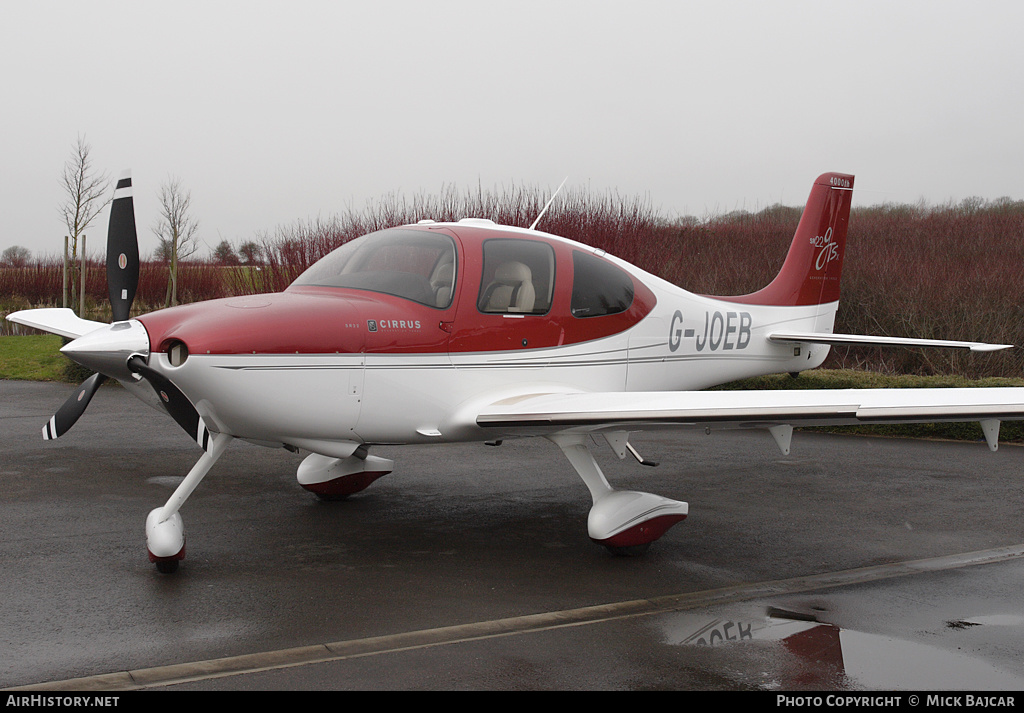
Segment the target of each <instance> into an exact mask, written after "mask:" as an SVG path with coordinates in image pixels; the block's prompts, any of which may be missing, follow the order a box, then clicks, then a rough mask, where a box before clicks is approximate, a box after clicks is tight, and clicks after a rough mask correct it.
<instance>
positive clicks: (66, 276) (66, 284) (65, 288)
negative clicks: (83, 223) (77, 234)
mask: <svg viewBox="0 0 1024 713" xmlns="http://www.w3.org/2000/svg"><path fill="white" fill-rule="evenodd" d="M62 299H63V302H62V304H61V307H65V308H66V307H67V306H68V236H66V235H65V236H64V290H63V298H62Z"/></svg>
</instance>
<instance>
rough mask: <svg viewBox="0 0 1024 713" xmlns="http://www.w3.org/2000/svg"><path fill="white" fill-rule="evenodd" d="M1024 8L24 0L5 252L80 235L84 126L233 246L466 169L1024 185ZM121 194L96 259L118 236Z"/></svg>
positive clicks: (764, 193)
mask: <svg viewBox="0 0 1024 713" xmlns="http://www.w3.org/2000/svg"><path fill="white" fill-rule="evenodd" d="M1022 30H1024V3H1021V2H1017V1H1011V0H988V1H980V2H979V1H973V2H944V1H941V0H931V1H929V2H892V1H887V2H868V1H864V0H858V1H857V2H845V3H838V2H796V1H792V0H774V1H772V2H728V1H720V2H681V1H678V0H677V1H674V2H668V1H661V0H650V1H647V2H645V1H643V0H638V1H635V2H629V3H626V2H622V1H621V0H619V1H618V2H600V1H597V0H587V1H586V2H576V1H569V0H546V1H544V2H533V1H532V0H515V1H513V2H495V1H490V0H489V1H486V2H481V1H479V0H472V1H467V2H462V1H456V0H451V1H440V0H424V1H422V2H411V1H407V0H391V1H388V0H376V1H374V2H339V1H337V0H335V1H333V2H313V1H308V2H302V1H301V0H300V1H298V2H295V1H293V2H254V1H252V0H247V1H246V2H227V1H224V0H217V1H216V2H182V1H178V2H173V3H153V2H100V1H97V0H91V1H89V2H71V1H58V0H53V1H46V0H43V1H40V2H20V3H15V2H3V3H2V4H0V67H2V69H0V71H2V81H3V85H2V94H0V96H2V97H3V104H2V114H0V116H2V124H0V146H2V155H0V158H2V160H0V208H2V216H3V219H2V221H0V250H2V249H4V248H6V247H8V246H10V245H15V244H18V245H24V246H25V247H28V248H30V249H31V250H32V251H33V252H34V253H49V254H57V253H58V252H59V251H60V249H61V245H62V240H63V238H62V236H63V235H64V233H65V230H64V227H63V223H62V222H61V219H60V217H59V215H58V212H57V209H58V205H59V204H60V202H61V192H60V187H59V185H58V179H59V176H60V173H61V169H62V167H63V165H64V162H65V160H66V159H67V157H68V155H69V154H70V151H71V148H72V145H73V144H74V142H75V140H76V137H77V136H78V135H79V134H82V135H84V136H85V137H86V138H87V140H88V142H89V143H90V144H91V146H92V149H93V158H94V160H95V163H96V165H97V167H98V168H100V169H101V170H105V171H107V172H109V174H110V176H111V177H112V178H115V177H116V176H117V175H118V173H119V172H120V171H121V170H122V169H125V168H131V169H132V173H133V177H134V183H135V192H136V198H135V205H136V213H137V220H138V224H139V238H140V243H141V247H142V250H143V253H144V254H147V255H148V254H149V253H150V252H151V251H152V249H153V248H154V247H155V245H156V240H155V238H154V236H153V234H152V231H151V230H150V227H151V226H152V225H153V223H154V222H155V220H156V217H157V211H158V206H157V200H156V194H157V191H158V190H159V187H160V184H161V183H162V182H164V181H165V180H166V179H167V178H168V176H171V175H173V176H177V177H179V178H180V179H181V181H182V183H183V184H184V186H185V187H186V188H188V189H189V190H191V192H192V200H193V213H194V215H195V216H196V217H197V218H198V219H199V221H200V224H201V225H200V232H199V235H200V237H201V238H202V240H203V241H204V242H205V243H206V245H208V246H210V247H212V246H213V245H215V244H216V243H217V242H219V241H220V240H221V239H228V240H231V241H233V242H235V243H236V244H237V243H238V242H240V241H242V240H245V239H250V238H252V237H253V236H254V235H255V234H256V233H257V231H273V229H274V228H275V227H276V226H278V225H287V224H291V223H294V222H295V221H297V220H305V219H310V218H315V217H316V216H318V215H319V216H324V217H327V216H330V215H332V214H334V213H338V212H343V211H344V210H345V209H346V208H347V207H349V206H353V207H355V208H362V207H363V206H365V204H366V202H367V201H368V200H372V199H377V198H380V197H382V196H384V195H386V194H389V193H395V192H398V193H402V194H404V195H406V196H413V195H415V194H417V193H420V192H427V193H430V192H437V191H439V190H440V189H441V187H442V186H444V185H450V184H454V185H456V186H458V187H460V188H462V187H466V188H469V187H475V186H476V185H477V183H478V182H479V183H480V184H482V185H483V186H484V187H485V188H489V187H500V186H502V185H505V186H507V185H510V184H516V185H521V184H525V185H529V186H539V187H541V188H544V189H547V188H550V189H554V188H555V187H557V186H558V184H559V183H560V182H561V180H562V178H564V177H565V176H569V182H568V184H567V185H568V186H570V187H584V186H589V187H590V189H591V190H593V191H600V192H604V191H610V190H612V191H617V192H618V193H620V194H623V195H626V196H633V195H638V196H642V197H645V198H647V199H648V200H649V201H650V203H651V204H652V205H653V206H654V207H655V208H657V209H658V210H660V211H661V212H662V213H664V214H666V215H668V216H670V217H671V216H675V215H679V214H692V215H706V214H709V213H721V212H727V211H730V210H734V209H738V208H746V209H748V210H756V209H760V208H763V207H765V206H767V205H771V204H773V203H776V202H780V201H781V202H783V203H785V204H788V205H802V204H803V202H804V200H805V199H806V196H807V192H808V190H809V188H810V184H811V181H812V180H813V179H814V178H815V177H816V176H817V175H819V174H820V173H823V172H825V171H844V172H849V173H855V174H856V175H857V184H856V191H855V205H857V204H860V205H867V204H874V203H881V202H887V201H890V202H892V201H895V202H914V201H917V200H919V199H922V198H923V199H924V200H926V201H928V202H930V203H933V204H934V203H943V202H946V201H948V200H954V201H959V200H961V199H962V198H965V197H968V196H981V197H983V198H989V199H991V198H997V197H1000V196H1010V197H1012V198H1014V199H1021V198H1024V138H1022V133H1024V130H1022V126H1024V117H1022V113H1024V112H1022V103H1024V76H1022V75H1024V42H1022V41H1021V34H1022ZM106 219H107V216H106V213H105V212H104V213H103V214H102V215H101V216H100V218H99V219H98V220H97V222H96V223H95V224H94V225H93V227H92V228H91V229H90V231H89V235H90V238H91V240H90V248H91V250H90V252H94V251H99V250H100V249H101V246H102V245H103V243H104V241H105V237H106Z"/></svg>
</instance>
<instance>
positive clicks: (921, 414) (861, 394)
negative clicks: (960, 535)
mask: <svg viewBox="0 0 1024 713" xmlns="http://www.w3.org/2000/svg"><path fill="white" fill-rule="evenodd" d="M1016 420H1024V388H1020V387H1007V388H984V389H972V388H966V389H965V388H959V389H822V390H809V391H653V392H611V393H571V394H538V395H536V396H527V397H518V398H515V399H507V400H505V401H498V402H496V403H494V404H491V405H490V406H489V407H487V408H485V409H484V410H483V411H482V412H481V413H479V414H478V415H477V419H476V422H477V425H478V426H480V427H481V428H485V429H488V430H493V431H494V432H496V433H507V434H509V435H536V436H547V435H552V434H555V433H560V432H607V431H622V430H651V429H660V428H686V427H715V428H767V429H772V428H778V427H792V426H828V425H836V426H842V425H857V424H881V423H937V422H956V421H978V422H981V423H982V426H983V428H984V430H985V435H986V438H987V439H988V442H989V446H990V447H992V448H993V450H994V445H995V443H996V442H997V437H998V425H999V422H1000V421H1016ZM990 432H993V433H992V435H991V436H990Z"/></svg>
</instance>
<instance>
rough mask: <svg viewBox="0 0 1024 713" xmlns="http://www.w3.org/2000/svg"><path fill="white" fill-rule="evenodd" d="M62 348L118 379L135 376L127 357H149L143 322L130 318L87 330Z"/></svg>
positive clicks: (69, 356) (77, 359)
mask: <svg viewBox="0 0 1024 713" xmlns="http://www.w3.org/2000/svg"><path fill="white" fill-rule="evenodd" d="M61 352H63V353H64V354H66V355H67V356H68V358H70V359H71V360H73V361H76V362H78V363H79V364H81V365H82V366H84V367H86V368H88V369H92V370H93V371H98V372H99V373H101V374H104V375H106V376H110V377H113V378H115V379H119V380H122V381H124V380H129V379H134V378H135V376H134V375H133V374H132V373H131V372H130V371H129V370H128V358H129V357H131V356H132V355H135V354H141V355H142V356H143V357H146V358H147V359H148V357H149V334H148V333H147V332H146V328H145V327H143V326H142V322H139V321H138V320H135V319H130V320H128V321H126V322H114V323H113V324H111V325H108V326H106V327H102V328H100V329H97V330H95V331H93V332H89V333H88V334H85V335H83V336H81V337H79V338H78V339H76V340H74V341H73V342H70V343H68V344H66V345H64V346H63V347H62V348H61Z"/></svg>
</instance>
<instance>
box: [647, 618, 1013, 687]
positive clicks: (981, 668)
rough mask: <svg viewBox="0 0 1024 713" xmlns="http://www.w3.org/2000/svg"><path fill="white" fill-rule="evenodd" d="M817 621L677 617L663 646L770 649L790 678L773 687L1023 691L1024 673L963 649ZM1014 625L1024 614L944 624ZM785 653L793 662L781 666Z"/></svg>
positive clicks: (670, 623)
mask: <svg viewBox="0 0 1024 713" xmlns="http://www.w3.org/2000/svg"><path fill="white" fill-rule="evenodd" d="M822 618H823V617H822V616H821V612H815V611H810V612H783V611H780V610H776V609H769V610H768V612H767V613H766V614H765V615H763V616H761V617H756V616H751V617H740V618H735V619H733V618H727V617H719V618H716V617H714V616H713V615H708V614H706V613H705V614H704V615H703V616H702V615H700V614H696V613H694V614H679V615H676V616H674V617H669V618H668V619H667V620H666V622H665V626H663V632H664V634H665V640H666V642H667V643H670V644H675V645H678V646H712V647H741V648H742V647H744V646H761V647H776V653H777V654H778V656H777V660H778V662H779V668H780V671H784V672H785V671H789V672H790V677H787V676H786V675H783V676H780V677H776V678H773V679H772V683H771V684H770V688H773V689H774V688H778V689H790V688H801V687H804V686H806V685H807V684H808V683H811V682H818V683H824V682H827V683H828V687H830V688H831V687H834V688H837V689H840V690H842V689H845V690H850V689H863V688H868V689H885V690H955V689H964V690H1022V689H1024V676H1018V675H1016V674H1013V673H1010V672H1008V671H1005V670H1003V669H1000V668H997V667H996V666H993V665H992V664H990V663H988V662H987V661H984V660H982V659H980V658H977V657H974V656H971V655H970V654H968V653H965V652H963V651H960V650H951V649H944V648H941V647H939V646H931V645H927V644H922V643H918V642H914V641H908V640H904V639H898V638H894V637H889V636H883V635H879V634H869V633H865V632H860V631H851V630H849V629H841V628H839V627H838V626H835V625H833V624H829V623H826V622H824V621H821V619H822ZM1021 625H1024V616H1016V615H999V616H979V617H972V618H966V619H961V620H958V621H956V622H946V626H947V627H949V628H961V627H963V628H975V627H979V626H1021ZM762 651H763V649H762ZM769 652H771V648H769ZM787 657H792V658H791V659H790V660H795V661H796V663H797V664H798V665H797V666H795V667H794V666H787V665H786V660H787ZM773 658H775V657H773Z"/></svg>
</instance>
